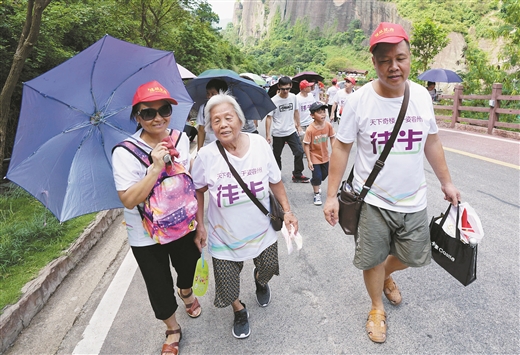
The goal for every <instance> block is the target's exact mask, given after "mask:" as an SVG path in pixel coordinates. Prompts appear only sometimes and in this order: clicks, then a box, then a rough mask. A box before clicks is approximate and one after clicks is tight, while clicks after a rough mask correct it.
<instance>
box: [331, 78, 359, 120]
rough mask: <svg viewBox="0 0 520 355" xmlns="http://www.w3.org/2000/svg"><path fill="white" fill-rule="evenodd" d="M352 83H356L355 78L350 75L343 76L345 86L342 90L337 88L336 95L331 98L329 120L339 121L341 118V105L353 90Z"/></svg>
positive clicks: (343, 104)
mask: <svg viewBox="0 0 520 355" xmlns="http://www.w3.org/2000/svg"><path fill="white" fill-rule="evenodd" d="M354 85H356V79H354V78H352V77H349V76H347V77H345V88H344V89H342V90H338V92H337V93H336V96H334V99H333V100H332V110H331V112H332V116H331V117H330V120H331V121H334V122H336V121H339V118H341V114H342V113H343V106H345V102H347V100H348V96H349V95H350V94H352V91H353V90H354Z"/></svg>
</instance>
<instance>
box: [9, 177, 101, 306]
mask: <svg viewBox="0 0 520 355" xmlns="http://www.w3.org/2000/svg"><path fill="white" fill-rule="evenodd" d="M94 218H95V214H94V213H92V214H89V215H85V216H81V217H77V218H74V219H72V220H70V221H67V222H65V223H62V224H60V223H59V222H58V220H57V219H56V218H55V217H54V216H53V215H52V214H51V213H50V212H49V211H48V210H47V209H46V208H45V207H43V205H42V204H41V203H40V202H39V201H37V200H36V199H34V198H33V197H32V196H31V195H29V194H28V193H26V192H25V191H24V190H23V189H21V188H18V187H15V186H14V185H11V184H7V185H3V186H2V190H1V191H0V290H2V292H0V310H1V311H0V314H1V313H3V309H4V308H5V306H7V305H9V304H13V303H16V302H17V301H18V299H19V298H20V296H21V290H22V287H23V286H24V285H25V284H26V283H27V282H28V281H30V280H32V279H34V278H35V277H36V276H37V275H38V273H39V271H40V270H41V269H42V268H43V267H44V266H45V265H47V264H48V263H49V262H51V261H52V260H54V259H56V258H57V257H59V256H60V255H61V254H62V252H63V251H64V250H66V249H67V248H68V247H69V246H70V245H71V244H72V243H73V242H74V241H75V240H76V239H77V238H78V236H79V235H80V234H81V233H82V232H83V230H84V229H85V227H87V226H88V225H89V224H90V223H91V222H92V221H93V220H94Z"/></svg>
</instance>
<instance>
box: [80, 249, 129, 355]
mask: <svg viewBox="0 0 520 355" xmlns="http://www.w3.org/2000/svg"><path fill="white" fill-rule="evenodd" d="M136 270H137V262H136V261H135V258H134V255H133V254H132V251H131V250H129V251H128V253H127V254H126V256H125V259H124V260H123V262H122V263H121V266H120V267H119V270H118V271H117V274H116V276H115V277H114V279H113V280H112V282H111V283H110V286H109V287H108V289H107V291H106V292H105V295H104V296H103V298H102V299H101V302H100V303H99V305H98V307H97V308H96V311H95V312H94V314H93V315H92V318H91V319H90V322H89V324H88V325H87V327H86V328H85V331H84V332H83V338H82V339H81V341H80V342H79V343H78V344H77V345H76V347H75V348H74V351H73V352H72V353H73V354H99V352H100V351H101V347H102V346H103V343H104V342H105V339H106V337H107V334H108V332H109V331H110V327H111V326H112V323H113V322H114V319H115V317H116V314H117V312H118V311H119V307H120V306H121V303H122V302H123V298H124V297H125V295H126V291H127V290H128V287H129V286H130V283H131V282H132V279H133V277H134V274H135V271H136Z"/></svg>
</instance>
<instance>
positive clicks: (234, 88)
mask: <svg viewBox="0 0 520 355" xmlns="http://www.w3.org/2000/svg"><path fill="white" fill-rule="evenodd" d="M211 79H221V80H223V81H225V82H226V83H227V85H228V89H229V91H230V92H231V94H232V95H233V96H234V97H235V98H236V100H237V102H238V104H239V105H240V107H241V108H242V111H244V115H245V116H246V119H248V120H262V119H263V118H264V117H265V116H266V115H267V114H268V113H269V112H271V111H272V110H274V109H275V108H276V106H275V104H274V103H273V102H272V101H271V98H270V97H269V96H268V95H267V93H266V92H265V90H264V89H263V88H262V87H260V86H258V85H257V84H256V83H255V82H254V81H251V80H247V79H244V78H241V77H240V75H238V74H237V73H235V72H234V71H232V70H228V69H209V70H206V71H204V72H202V73H201V74H199V76H198V77H196V78H195V79H192V80H191V81H190V82H189V83H188V84H187V85H186V89H187V90H188V93H189V94H190V95H191V97H192V98H193V100H194V101H195V105H194V108H196V109H198V108H199V107H200V105H202V104H203V103H205V102H206V84H207V83H208V81H210V80H211Z"/></svg>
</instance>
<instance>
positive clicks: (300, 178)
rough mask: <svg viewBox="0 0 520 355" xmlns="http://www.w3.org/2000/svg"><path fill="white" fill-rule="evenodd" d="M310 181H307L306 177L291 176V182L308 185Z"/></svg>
mask: <svg viewBox="0 0 520 355" xmlns="http://www.w3.org/2000/svg"><path fill="white" fill-rule="evenodd" d="M310 181H311V179H309V178H308V177H307V176H304V175H302V176H300V177H296V176H293V177H292V182H303V183H308V182H310Z"/></svg>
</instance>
